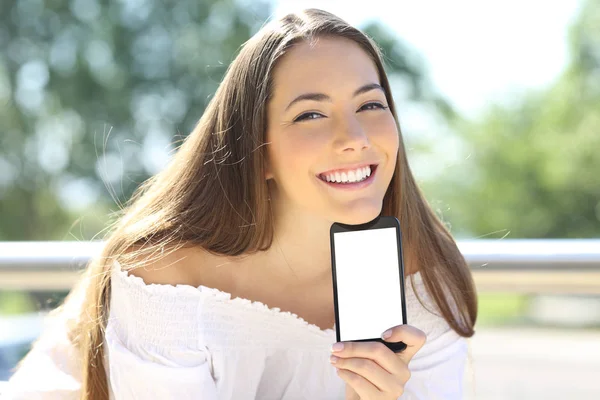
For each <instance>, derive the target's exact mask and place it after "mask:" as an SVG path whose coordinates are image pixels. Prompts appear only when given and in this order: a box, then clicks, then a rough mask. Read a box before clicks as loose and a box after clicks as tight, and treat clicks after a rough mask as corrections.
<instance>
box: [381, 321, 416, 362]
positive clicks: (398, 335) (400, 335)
mask: <svg viewBox="0 0 600 400" xmlns="http://www.w3.org/2000/svg"><path fill="white" fill-rule="evenodd" d="M381 337H382V338H383V340H385V341H386V342H390V343H397V342H404V343H405V344H406V349H405V350H403V351H402V352H401V353H398V356H399V357H400V358H401V359H402V360H403V361H404V362H405V363H406V364H407V365H408V363H409V362H410V360H411V359H412V358H413V357H414V355H415V354H416V353H417V352H418V351H419V350H420V349H421V347H423V345H424V344H425V341H426V340H427V336H426V335H425V333H424V332H423V331H422V330H420V329H417V328H415V327H414V326H410V325H398V326H395V327H393V328H391V329H389V330H387V331H385V332H384V333H383V335H382V336H381Z"/></svg>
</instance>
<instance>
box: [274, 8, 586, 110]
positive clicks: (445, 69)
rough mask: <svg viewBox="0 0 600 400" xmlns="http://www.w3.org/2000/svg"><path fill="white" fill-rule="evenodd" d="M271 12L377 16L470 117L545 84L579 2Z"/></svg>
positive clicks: (355, 19)
mask: <svg viewBox="0 0 600 400" xmlns="http://www.w3.org/2000/svg"><path fill="white" fill-rule="evenodd" d="M273 1H274V3H275V6H276V11H275V12H276V14H277V15H280V14H283V13H285V12H288V11H290V10H293V9H297V8H307V7H317V8H322V9H325V10H327V11H331V12H333V13H334V14H336V15H338V16H340V17H342V18H344V19H345V20H346V21H348V22H349V23H351V24H353V25H360V24H362V23H364V22H365V21H367V20H370V19H375V20H379V21H380V22H383V23H384V24H386V25H387V26H388V27H390V28H391V29H393V30H394V31H395V32H396V33H397V34H398V35H399V37H401V38H402V39H404V40H405V41H407V42H408V43H410V44H411V45H412V46H413V47H414V48H416V49H418V51H419V52H420V53H421V55H422V56H423V57H424V58H425V60H426V62H427V64H428V67H429V71H430V77H431V79H432V81H433V83H434V85H435V86H436V87H437V88H438V89H439V90H440V91H441V92H442V93H444V94H445V95H446V96H447V97H448V98H449V99H450V100H451V101H452V102H453V103H454V104H455V105H456V106H457V107H458V108H459V110H461V111H462V112H464V113H466V114H468V115H471V116H474V115H476V114H477V112H478V111H479V110H480V109H481V108H482V107H483V106H484V105H485V104H486V103H488V102H489V101H490V100H503V99H507V98H509V96H510V94H511V93H514V92H518V91H520V90H522V89H527V88H535V87H540V86H543V85H546V84H548V83H549V82H551V81H552V80H553V79H555V78H556V77H557V75H558V74H559V73H560V72H561V71H562V70H563V68H564V67H565V65H566V62H567V60H568V49H567V29H568V26H569V25H570V23H571V22H572V21H573V19H574V17H575V16H576V12H577V9H578V7H579V4H580V3H581V0H561V1H548V0H503V1H497V0H493V1H492V0H453V1H447V0H412V1H406V0H395V1H390V0H388V1H385V0H369V1H368V2H365V1H354V0H319V1H315V0H273Z"/></svg>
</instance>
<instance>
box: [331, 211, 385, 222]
mask: <svg viewBox="0 0 600 400" xmlns="http://www.w3.org/2000/svg"><path fill="white" fill-rule="evenodd" d="M380 213H381V207H368V208H367V209H361V210H354V211H353V212H345V213H339V212H338V213H336V214H337V216H336V217H337V218H335V222H339V223H341V224H346V225H360V224H366V223H367V222H371V221H373V220H374V219H375V218H377V217H378V216H379V214H380Z"/></svg>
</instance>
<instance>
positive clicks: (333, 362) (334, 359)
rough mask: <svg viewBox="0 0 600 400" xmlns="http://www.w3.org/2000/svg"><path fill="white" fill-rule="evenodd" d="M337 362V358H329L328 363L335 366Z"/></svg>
mask: <svg viewBox="0 0 600 400" xmlns="http://www.w3.org/2000/svg"><path fill="white" fill-rule="evenodd" d="M337 360H338V358H337V357H336V356H331V357H329V361H330V362H331V363H332V364H335V363H336V362H337Z"/></svg>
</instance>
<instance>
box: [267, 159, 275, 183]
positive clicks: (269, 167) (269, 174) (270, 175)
mask: <svg viewBox="0 0 600 400" xmlns="http://www.w3.org/2000/svg"><path fill="white" fill-rule="evenodd" d="M269 179H273V172H271V165H270V163H269V160H268V159H266V160H265V181H268V180H269Z"/></svg>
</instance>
